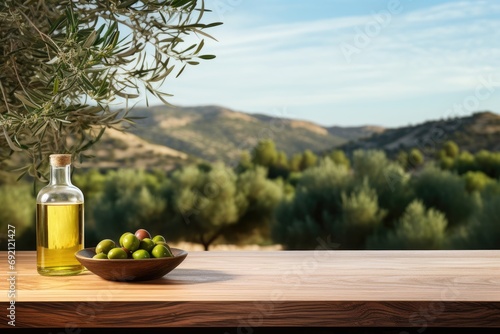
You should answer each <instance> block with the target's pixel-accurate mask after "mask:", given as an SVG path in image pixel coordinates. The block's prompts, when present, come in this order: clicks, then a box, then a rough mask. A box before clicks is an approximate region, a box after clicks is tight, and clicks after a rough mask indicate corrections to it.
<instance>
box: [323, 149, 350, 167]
mask: <svg viewBox="0 0 500 334" xmlns="http://www.w3.org/2000/svg"><path fill="white" fill-rule="evenodd" d="M328 157H329V158H330V159H331V160H332V161H333V162H335V163H336V164H337V165H344V166H346V167H347V168H348V169H349V168H350V167H351V161H350V160H349V158H348V157H347V156H346V155H345V153H344V151H342V150H333V151H332V152H331V153H330V154H329V155H328Z"/></svg>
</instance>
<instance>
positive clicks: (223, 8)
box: [212, 0, 244, 20]
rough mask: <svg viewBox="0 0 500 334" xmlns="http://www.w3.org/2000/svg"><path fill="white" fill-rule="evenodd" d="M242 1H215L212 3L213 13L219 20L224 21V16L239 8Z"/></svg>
mask: <svg viewBox="0 0 500 334" xmlns="http://www.w3.org/2000/svg"><path fill="white" fill-rule="evenodd" d="M243 1H244V0H215V1H214V2H213V5H212V6H213V8H214V10H213V11H214V12H215V13H216V14H217V16H218V17H219V19H220V20H224V17H225V15H227V14H230V13H232V12H233V11H234V10H235V9H236V7H238V6H240V5H241V4H242V3H243Z"/></svg>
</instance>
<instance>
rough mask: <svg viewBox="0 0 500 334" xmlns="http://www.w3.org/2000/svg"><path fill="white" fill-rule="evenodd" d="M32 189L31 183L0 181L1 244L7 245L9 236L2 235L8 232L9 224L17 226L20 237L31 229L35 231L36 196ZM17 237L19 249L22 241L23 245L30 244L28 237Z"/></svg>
mask: <svg viewBox="0 0 500 334" xmlns="http://www.w3.org/2000/svg"><path fill="white" fill-rule="evenodd" d="M30 189H31V187H30V185H29V184H26V183H22V184H12V183H7V184H1V183H0V203H2V204H1V205H2V208H1V210H0V228H1V229H2V230H1V231H2V232H1V233H0V245H2V244H5V245H6V243H5V242H6V241H7V240H6V239H7V238H6V236H5V238H2V236H3V235H5V234H6V233H7V226H8V225H12V226H15V230H16V236H18V237H19V236H21V235H23V232H25V231H27V230H30V229H31V230H33V231H32V232H34V222H35V198H34V197H33V196H32V194H31V191H30ZM33 234H34V233H33ZM16 239H19V241H18V242H17V245H18V248H19V249H21V247H20V246H21V245H20V244H21V243H22V244H23V246H25V245H29V242H28V240H27V239H28V237H26V240H23V238H16ZM29 241H34V240H29ZM2 249H4V250H5V249H6V247H2Z"/></svg>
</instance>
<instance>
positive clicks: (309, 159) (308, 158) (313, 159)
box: [299, 150, 318, 171]
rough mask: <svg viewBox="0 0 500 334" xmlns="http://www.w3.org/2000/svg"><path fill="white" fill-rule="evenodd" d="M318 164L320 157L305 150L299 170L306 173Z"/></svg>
mask: <svg viewBox="0 0 500 334" xmlns="http://www.w3.org/2000/svg"><path fill="white" fill-rule="evenodd" d="M317 162H318V156H317V155H316V154H314V153H313V152H312V151H311V150H305V151H304V153H302V159H301V160H300V165H299V169H300V170H301V171H304V170H306V169H308V168H311V167H314V166H316V164H317Z"/></svg>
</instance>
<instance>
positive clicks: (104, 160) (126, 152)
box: [75, 129, 197, 171]
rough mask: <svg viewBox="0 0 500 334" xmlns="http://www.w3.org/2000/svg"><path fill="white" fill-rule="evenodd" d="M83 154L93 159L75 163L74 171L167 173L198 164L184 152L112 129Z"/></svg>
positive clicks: (107, 130)
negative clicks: (92, 169) (98, 169)
mask: <svg viewBox="0 0 500 334" xmlns="http://www.w3.org/2000/svg"><path fill="white" fill-rule="evenodd" d="M85 153H86V154H87V155H92V156H93V158H91V159H86V160H84V161H83V162H82V163H75V165H76V166H77V167H81V168H91V167H98V168H102V169H107V168H110V169H115V168H142V169H150V170H151V169H161V170H166V171H168V170H172V169H175V168H177V167H179V166H182V165H184V164H187V163H192V162H195V161H197V159H196V158H195V157H191V156H189V155H188V154H186V153H184V152H179V151H177V150H174V149H172V148H169V147H166V146H162V145H156V144H151V143H149V142H147V141H145V140H144V139H142V138H140V137H138V136H136V135H134V134H132V133H129V132H127V131H125V132H121V131H118V130H115V129H106V131H105V132H104V134H103V136H102V137H101V140H100V141H99V142H98V143H97V144H95V145H94V146H93V147H92V148H91V149H89V150H88V151H86V152H85Z"/></svg>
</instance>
